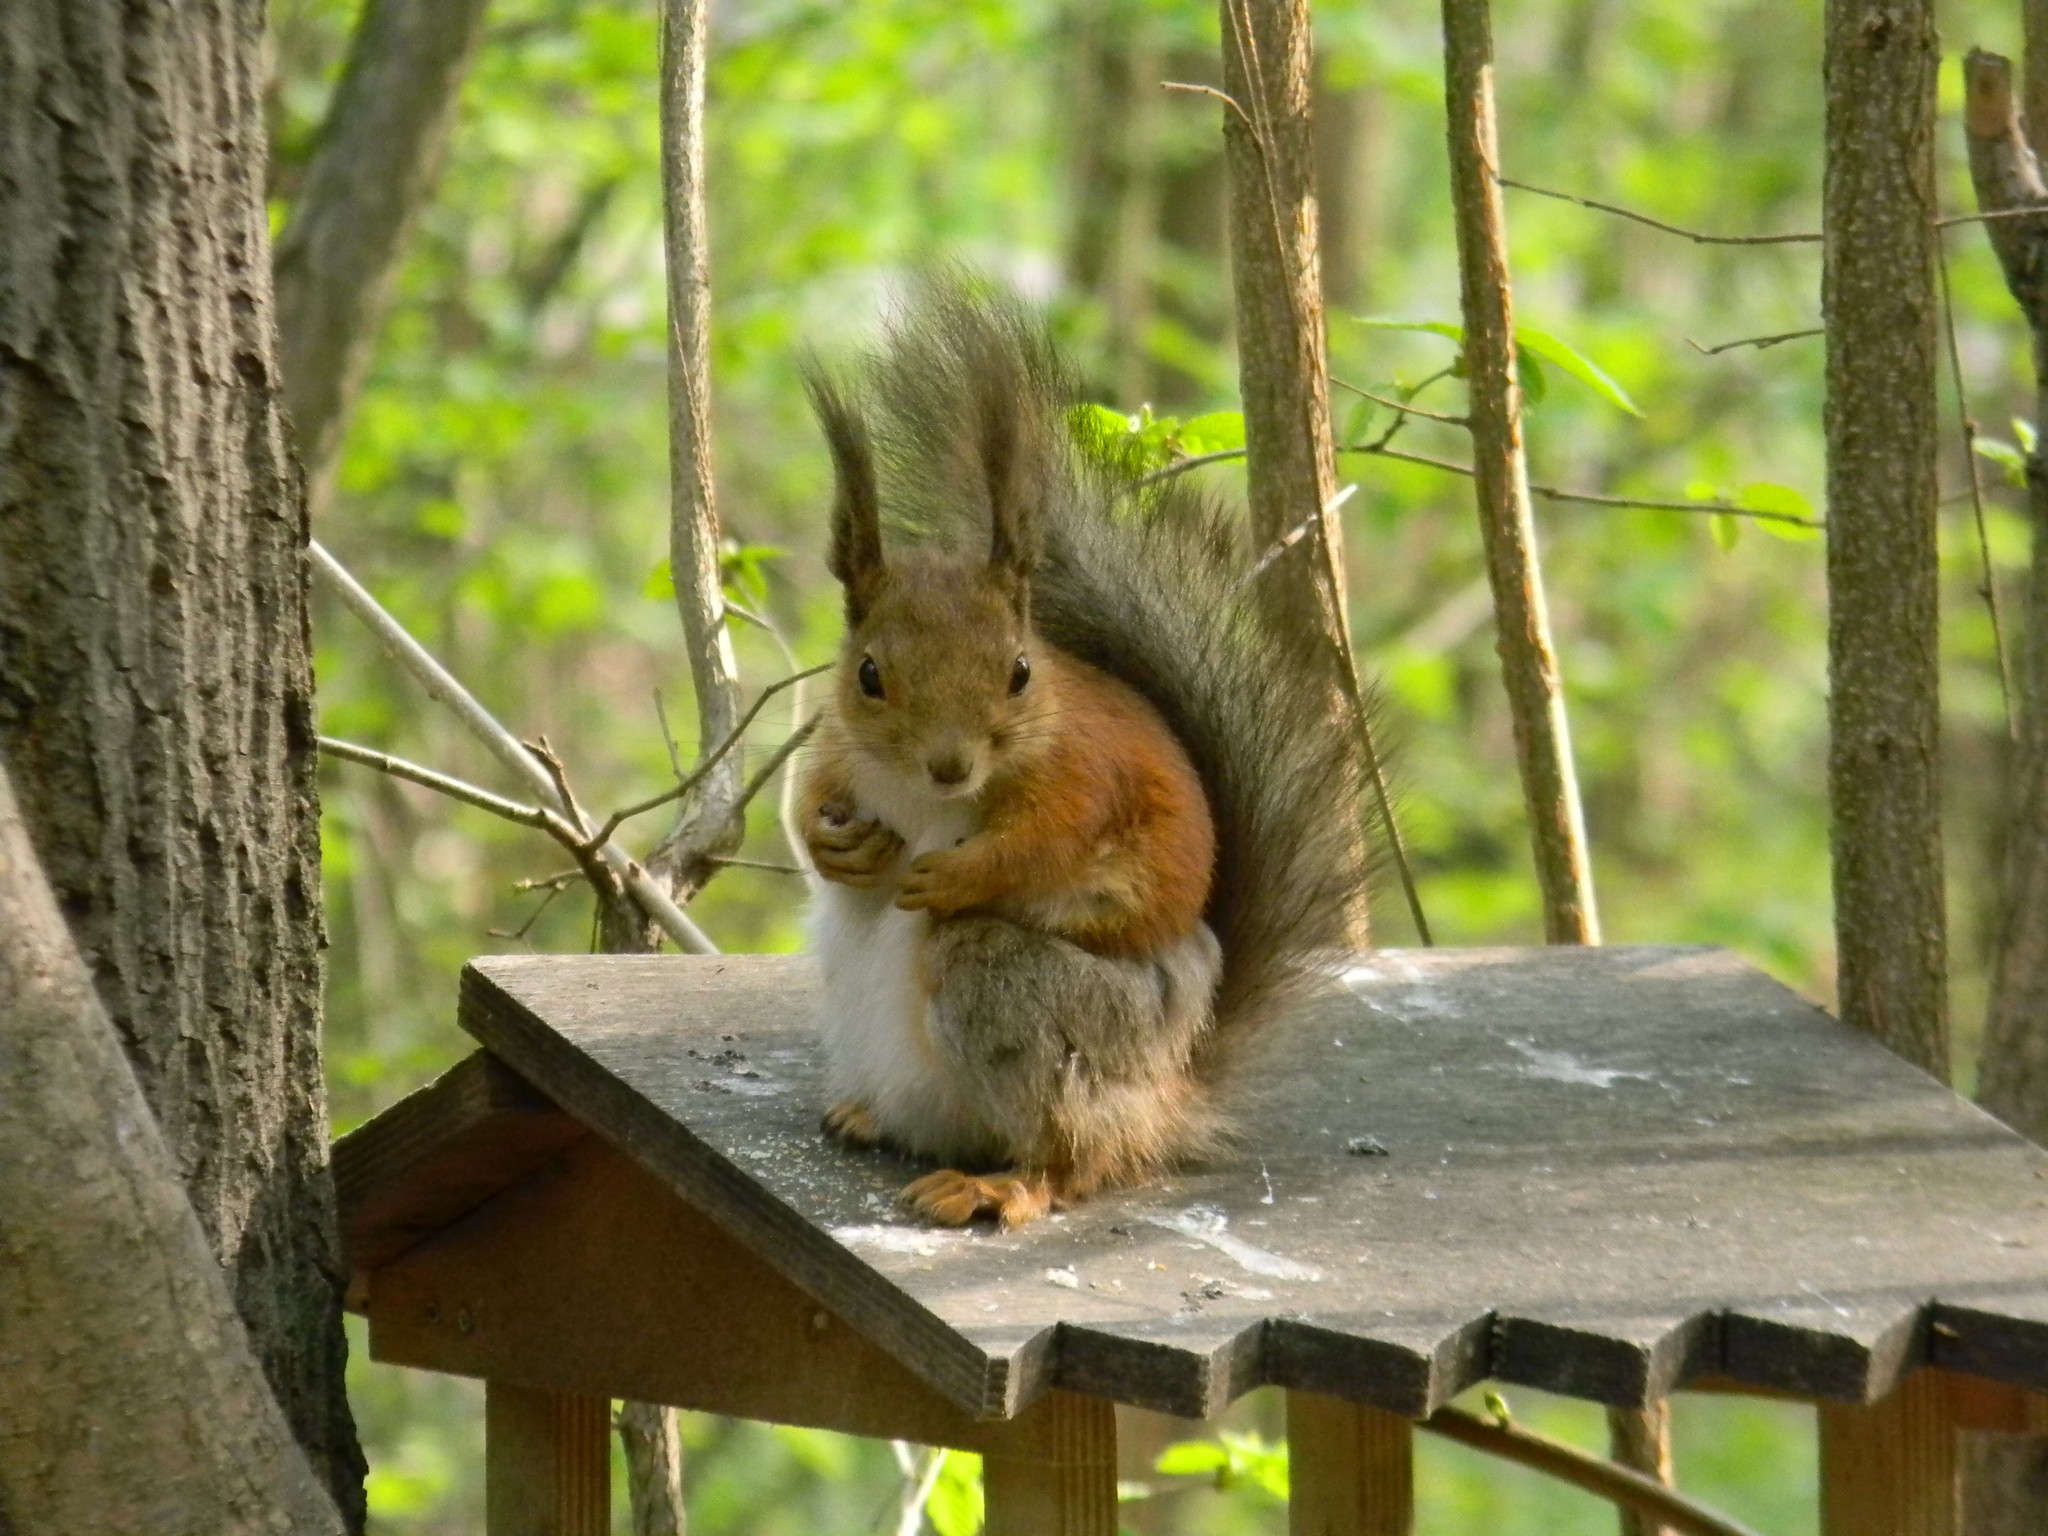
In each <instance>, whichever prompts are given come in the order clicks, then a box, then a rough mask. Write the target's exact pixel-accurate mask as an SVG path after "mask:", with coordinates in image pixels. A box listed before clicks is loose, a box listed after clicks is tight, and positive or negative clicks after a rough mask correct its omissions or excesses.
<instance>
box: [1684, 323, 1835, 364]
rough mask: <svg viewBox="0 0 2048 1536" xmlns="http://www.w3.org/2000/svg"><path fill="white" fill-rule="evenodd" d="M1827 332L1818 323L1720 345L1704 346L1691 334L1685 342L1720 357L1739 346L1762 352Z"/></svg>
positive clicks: (1725, 342) (1705, 353) (1697, 350)
mask: <svg viewBox="0 0 2048 1536" xmlns="http://www.w3.org/2000/svg"><path fill="white" fill-rule="evenodd" d="M1826 334H1827V333H1826V332H1825V331H1823V330H1822V329H1821V328H1820V327H1819V326H1817V325H1816V326H1813V327H1811V328H1810V329H1808V330H1804V331H1780V332H1779V333H1778V334H1777V335H1775V336H1745V337H1743V338H1742V339H1741V340H1740V341H1724V342H1722V343H1721V344H1720V345H1719V346H1718V347H1703V346H1701V345H1700V344H1699V343H1698V342H1696V341H1694V340H1693V339H1692V338H1691V337H1690V336H1688V337H1686V338H1685V344H1686V345H1687V346H1688V347H1691V348H1692V349H1693V351H1695V352H1697V353H1699V354H1700V355H1701V356H1702V357H1718V356H1720V355H1721V354H1722V353H1723V352H1733V351H1734V350H1735V349H1736V348H1737V347H1755V348H1756V349H1757V351H1759V352H1761V351H1763V350H1764V349H1765V348H1766V347H1775V346H1777V345H1778V344H1779V343H1780V342H1786V341H1801V340H1804V339H1805V338H1806V337H1808V336H1824V335H1826Z"/></svg>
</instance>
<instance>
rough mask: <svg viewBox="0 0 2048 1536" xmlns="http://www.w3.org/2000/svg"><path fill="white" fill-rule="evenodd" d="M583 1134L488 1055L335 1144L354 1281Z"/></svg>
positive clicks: (548, 1101) (336, 1173)
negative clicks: (356, 1276) (355, 1277)
mask: <svg viewBox="0 0 2048 1536" xmlns="http://www.w3.org/2000/svg"><path fill="white" fill-rule="evenodd" d="M584 1134H585V1132H584V1129H583V1127H582V1126H580V1125H578V1124H577V1123H576V1122H575V1121H574V1120H572V1119H570V1118H569V1116H567V1115H565V1114H563V1113H562V1111H561V1110H559V1109H557V1108H556V1107H555V1104H554V1102H553V1101H552V1100H551V1099H549V1098H548V1097H547V1095H545V1094H543V1093H542V1092H541V1091H540V1090H539V1089H537V1088H534V1087H532V1086H531V1085H529V1084H528V1083H527V1082H526V1081H525V1080H524V1079H523V1078H521V1077H520V1076H518V1074H516V1073H515V1072H513V1070H512V1069H511V1068H510V1067H508V1066H506V1065H505V1064H504V1063H503V1062H501V1061H499V1060H498V1059H497V1058H496V1057H495V1056H492V1055H491V1054H490V1053H489V1052H488V1051H478V1052H476V1053H475V1054H474V1055H471V1056H469V1057H467V1058H465V1059H464V1060H462V1061H461V1062H458V1063H457V1064H456V1065H455V1066H453V1067H451V1068H450V1069H449V1070H448V1071H446V1072H444V1073H442V1074H441V1076H440V1077H438V1078H436V1079H435V1080H434V1081H433V1082H431V1083H429V1084H428V1085H427V1086H426V1087H424V1088H422V1089H420V1090H419V1092H417V1093H414V1094H409V1095H408V1096H407V1097H405V1098H404V1099H401V1100H400V1101H399V1102H398V1103H396V1104H394V1105H392V1106H391V1108H389V1109H387V1110H386V1111H384V1113H383V1114H381V1115H379V1116H377V1118H376V1119H374V1120H372V1121H370V1122H369V1123H368V1124H367V1125H363V1126H359V1127H358V1128H357V1129H355V1130H353V1131H351V1132H349V1134H348V1135H346V1136H344V1137H342V1138H341V1140H339V1141H338V1142H336V1143H335V1144H334V1185H335V1195H336V1199H337V1202H338V1204H339V1206H340V1220H341V1237H342V1249H343V1253H344V1256H345V1258H346V1260H347V1262H348V1266H349V1269H350V1272H351V1273H352V1274H354V1275H358V1276H361V1275H365V1274H367V1273H368V1272H369V1271H371V1270H374V1269H376V1268H377V1267H379V1266H380V1265H383V1264H387V1263H389V1262H390V1261H391V1260H392V1259H395V1258H397V1257H398V1255H400V1254H401V1253H403V1252H405V1251H406V1249H408V1248H410V1247H412V1246H413V1244H415V1243H417V1242H419V1241H420V1240H421V1239H422V1238H425V1237H428V1236H431V1235H432V1234H433V1233H435V1232H438V1231H439V1230H440V1229H441V1228H443V1227H445V1226H447V1225H448V1224H449V1223H450V1222H452V1221H455V1220H456V1219H457V1218H459V1217H461V1216H463V1215H466V1214H467V1213H468V1212H470V1211H473V1210H475V1209H476V1208H477V1207H478V1206H479V1205H482V1204H483V1203H484V1201H486V1200H488V1199H489V1198H490V1197H491V1196H492V1195H495V1194H496V1193H497V1192H498V1191H499V1190H501V1189H504V1188H505V1187H506V1186H507V1185H510V1184H515V1183H517V1182H518V1181H519V1180H520V1179H522V1178H524V1177H525V1176H526V1175H527V1174H528V1173H530V1172H531V1171H532V1170H533V1169H535V1168H537V1167H539V1166H540V1165H541V1164H542V1163H544V1162H546V1161H547V1160H548V1159H549V1158H551V1157H553V1156H554V1155H555V1154H556V1153H558V1152H560V1151H561V1150H562V1149H563V1148H564V1147H566V1146H568V1145H569V1144H570V1143H571V1142H573V1141H576V1140H577V1139H578V1138H580V1137H581V1136H583V1135H584ZM358 1289H359V1287H356V1286H352V1287H351V1305H354V1306H358V1307H359V1306H360V1298H359V1297H358V1296H357V1295H356V1294H355V1292H356V1291H357V1290H358Z"/></svg>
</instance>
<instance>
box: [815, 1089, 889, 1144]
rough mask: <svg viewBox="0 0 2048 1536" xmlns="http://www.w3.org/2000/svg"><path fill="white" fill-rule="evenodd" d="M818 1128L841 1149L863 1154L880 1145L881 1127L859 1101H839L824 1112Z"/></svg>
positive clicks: (865, 1106)
mask: <svg viewBox="0 0 2048 1536" xmlns="http://www.w3.org/2000/svg"><path fill="white" fill-rule="evenodd" d="M818 1128H819V1129H820V1130H822V1131H823V1132H824V1133H825V1134H826V1135H827V1136H830V1137H831V1138H832V1139H833V1140H834V1141H836V1142H838V1143H839V1144H840V1145H841V1146H842V1147H851V1148H852V1149H853V1150H854V1151H856V1152H865V1151H867V1150H869V1149H870V1148H872V1147H879V1146H880V1145H881V1144H882V1125H881V1122H880V1121H878V1120H877V1119H876V1118H875V1112H874V1111H873V1110H872V1109H869V1108H868V1107H867V1105H865V1104H863V1103H861V1101H860V1100H859V1099H841V1100H840V1101H839V1102H838V1103H837V1104H834V1105H833V1106H832V1107H831V1108H830V1109H828V1110H826V1111H825V1118H824V1119H823V1120H821V1121H819V1122H818Z"/></svg>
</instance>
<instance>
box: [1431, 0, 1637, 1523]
mask: <svg viewBox="0 0 2048 1536" xmlns="http://www.w3.org/2000/svg"><path fill="white" fill-rule="evenodd" d="M1443 17H1444V109H1445V119H1446V123H1447V126H1448V131H1449V137H1450V161H1451V206H1452V211H1453V214H1454V216H1455V218H1456V220H1457V226H1458V268H1459V274H1460V279H1461V287H1460V296H1461V304H1462V309H1463V313H1464V329H1465V336H1464V364H1465V382H1466V393H1467V397H1468V400H1469V404H1468V406H1467V415H1468V418H1469V420H1470V429H1471V435H1472V463H1473V488H1474V491H1475V493H1476V496H1477V500H1478V507H1479V527H1480V536H1481V540H1482V542H1483V543H1484V545H1485V549H1486V571H1487V579H1488V581H1489V583H1490V584H1491V586H1492V590H1493V610H1494V627H1495V642H1494V644H1495V648H1496V649H1497V650H1498V652H1499V654H1500V662H1501V677H1502V681H1503V682H1504V684H1505V685H1506V690H1507V696H1508V712H1509V716H1510V718H1511V719H1512V720H1513V722H1514V732H1515V756H1516V762H1517V765H1518V767H1519V768H1520V771H1521V779H1522V801H1523V804H1524V806H1525V807H1526V808H1527V811H1528V816H1529V840H1530V844H1531V848H1532V851H1533V854H1534V858H1535V866H1536V883H1537V887H1538V889H1539V890H1540V891H1541V893H1542V900H1543V932H1544V937H1545V938H1546V939H1547V940H1548V941H1549V942H1550V943H1552V944H1598V943H1599V942H1600V916H1599V909H1598V906H1597V904H1596V902H1595V900H1594V896H1593V864H1592V857H1591V854H1590V852H1589V850H1588V848H1587V845H1586V825H1585V813H1584V811H1583V810H1582V809H1581V806H1580V802H1579V781H1578V774H1577V771H1576V769H1575V767H1574V765H1573V762H1572V745H1571V727H1570V723H1569V720H1568V718H1567V716H1566V713H1565V704H1564V685H1563V682H1562V680H1561V679H1560V677H1559V675H1558V667H1557V652H1556V649H1555V647H1554V646H1553V644H1552V642H1551V638H1550V615H1549V612H1548V609H1547V607H1546V604H1545V602H1544V596H1543V568H1542V564H1541V561H1540V560H1539V558H1538V555H1537V551H1536V521H1535V516H1534V514H1533V512H1532V510H1531V508H1530V503H1529V466H1528V459H1527V456H1526V454H1525V452H1524V449H1523V442H1522V391H1521V384H1520V382H1519V380H1518V378H1517V377H1516V357H1515V317H1514V286H1513V282H1512V279H1511V278H1510V276H1509V271H1508V242H1507V219H1506V212H1505V210H1504V209H1503V207H1502V206H1501V195H1500V184H1499V175H1500V156H1499V134H1498V129H1497V125H1496V122H1495V117H1494V100H1493V21H1492V16H1491V14H1490V10H1489V7H1488V5H1487V0H1444V7H1443ZM1607 1426H1608V1442H1609V1449H1610V1453H1611V1454H1612V1456H1613V1458H1614V1459H1615V1460H1616V1461H1617V1462H1619V1463H1621V1464H1622V1465H1623V1466H1625V1467H1629V1468H1632V1469H1633V1470H1635V1471H1638V1472H1642V1473H1645V1474H1646V1475H1648V1476H1651V1477H1654V1478H1657V1479H1658V1480H1659V1481H1660V1482H1665V1483H1669V1482H1670V1480H1671V1425H1670V1414H1669V1411H1668V1409H1667V1408H1666V1407H1665V1405H1664V1404H1662V1403H1653V1404H1650V1405H1649V1406H1648V1407H1645V1408H1641V1409H1635V1408H1610V1409H1609V1410H1608V1413H1607ZM1619 1518H1620V1524H1621V1532H1622V1536H1657V1532H1658V1531H1659V1530H1660V1529H1661V1527H1659V1526H1658V1525H1656V1524H1655V1523H1654V1522H1652V1521H1650V1520H1648V1519H1647V1518H1646V1517H1645V1516H1643V1515H1641V1514H1638V1513H1635V1512H1633V1511H1630V1510H1623V1511H1621V1513H1620V1517H1619Z"/></svg>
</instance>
